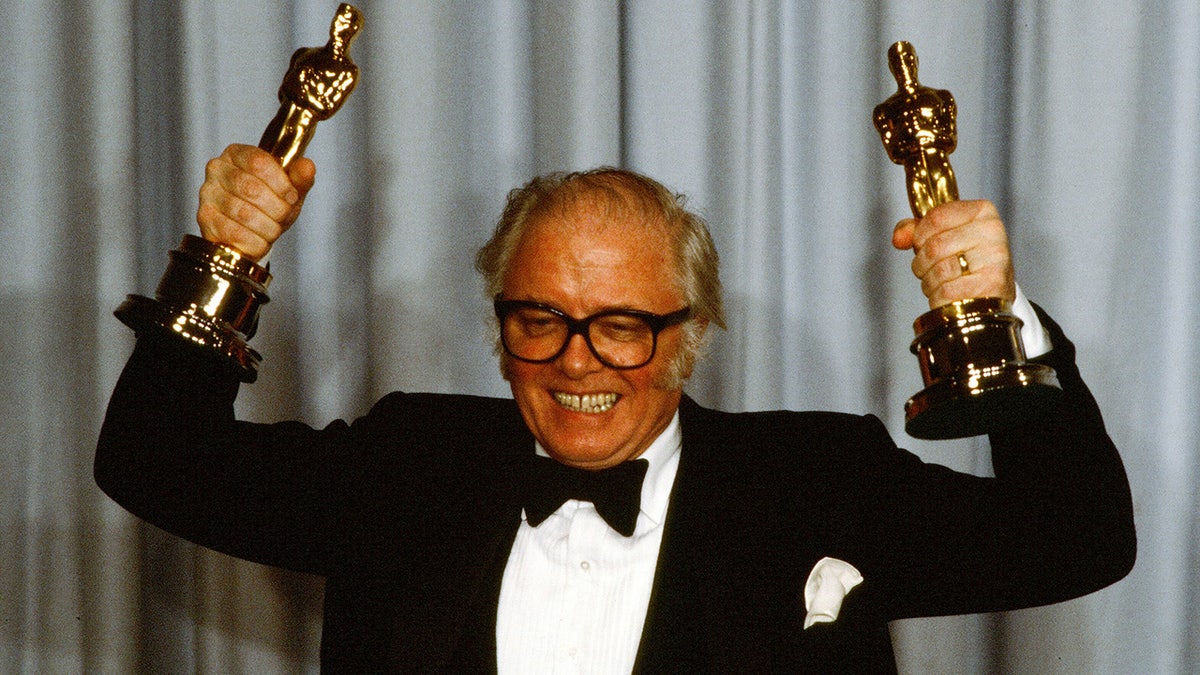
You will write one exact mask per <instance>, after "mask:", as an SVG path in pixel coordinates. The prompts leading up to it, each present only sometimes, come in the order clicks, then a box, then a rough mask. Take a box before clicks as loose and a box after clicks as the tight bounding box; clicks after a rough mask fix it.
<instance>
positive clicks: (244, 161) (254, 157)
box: [227, 145, 311, 204]
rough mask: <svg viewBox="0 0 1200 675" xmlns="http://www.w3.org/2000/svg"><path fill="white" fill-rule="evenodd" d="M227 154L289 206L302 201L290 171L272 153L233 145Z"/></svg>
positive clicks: (238, 166)
mask: <svg viewBox="0 0 1200 675" xmlns="http://www.w3.org/2000/svg"><path fill="white" fill-rule="evenodd" d="M227 153H228V156H229V160H230V162H231V163H232V164H233V165H234V166H236V167H237V168H239V169H241V170H242V171H245V172H246V173H248V174H250V175H252V176H254V177H255V178H257V179H258V180H259V181H261V182H262V184H263V185H264V186H265V187H266V189H267V190H269V191H270V192H271V194H274V195H275V196H277V197H279V198H280V199H282V200H283V201H285V202H287V203H288V204H295V203H296V202H298V201H300V193H299V190H298V189H297V188H296V186H295V185H293V183H292V180H291V176H290V175H289V173H288V171H287V170H286V169H284V168H283V166H282V165H281V164H280V163H279V160H277V159H275V157H273V156H271V153H269V152H267V151H266V150H263V149H262V148H258V147H255V146H253V145H231V146H229V148H227ZM310 162H311V160H310Z"/></svg>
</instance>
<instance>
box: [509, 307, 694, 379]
mask: <svg viewBox="0 0 1200 675" xmlns="http://www.w3.org/2000/svg"><path fill="white" fill-rule="evenodd" d="M494 305H495V309H496V318H498V319H499V320H500V342H501V344H503V345H504V351H505V352H507V353H508V355H509V356H512V357H513V358H516V359H520V360H521V361H526V362H529V363H548V362H550V361H553V360H554V359H557V358H558V357H559V356H560V355H562V353H563V352H564V351H566V349H567V343H569V342H570V341H571V336H572V335H582V336H583V340H584V342H586V343H587V346H588V349H591V350H592V354H594V355H595V356H596V358H597V359H598V360H599V361H600V363H603V364H604V365H606V366H608V367H609V368H616V369H618V370H625V369H629V368H640V367H642V366H644V365H646V364H647V363H650V360H651V359H653V358H654V352H655V351H656V350H657V349H658V334H659V333H661V332H662V331H663V330H665V329H667V328H670V327H671V326H677V325H679V324H681V323H683V322H684V321H687V320H688V319H690V318H691V316H692V308H691V307H684V308H683V309H681V310H678V311H675V312H671V313H670V314H653V313H651V312H642V311H638V310H634V309H609V310H605V311H603V312H597V313H595V314H593V315H591V316H588V317H584V318H582V319H574V318H571V317H570V316H567V315H566V314H564V313H563V312H561V311H559V310H557V309H555V308H553V307H548V306H546V305H543V304H540V303H537V302H530V301H527V300H501V299H500V298H496V300H495V303H494Z"/></svg>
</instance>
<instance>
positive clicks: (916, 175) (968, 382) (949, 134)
mask: <svg viewBox="0 0 1200 675" xmlns="http://www.w3.org/2000/svg"><path fill="white" fill-rule="evenodd" d="M888 67H889V69H890V70H891V72H892V76H893V77H894V78H895V79H896V84H897V87H898V89H897V91H896V93H894V94H892V95H891V96H889V97H888V98H887V100H885V101H884V102H883V103H880V104H879V105H878V106H876V107H875V112H874V121H875V128H876V129H877V130H878V131H879V137H880V139H881V140H882V141H883V147H884V149H886V150H887V154H888V157H889V158H890V159H891V160H892V161H893V162H895V163H896V164H900V165H903V166H904V178H905V187H906V188H907V190H908V204H909V207H911V209H912V212H913V215H914V216H915V217H917V218H921V217H924V215H925V214H926V213H928V212H929V211H930V209H932V208H934V207H935V206H938V205H939V204H944V203H946V202H951V201H955V200H957V199H958V183H957V181H956V180H955V178H954V169H953V168H952V167H951V166H950V153H952V152H954V148H955V147H956V146H957V144H958V132H957V128H956V117H957V114H958V110H957V107H956V105H955V103H954V96H953V95H951V94H950V92H948V91H946V90H944V89H933V88H930V87H926V86H924V85H922V84H921V83H920V81H919V80H918V79H917V53H916V51H915V50H914V49H913V46H912V45H911V44H909V43H907V42H897V43H896V44H894V45H892V47H891V48H890V49H889V50H888ZM959 264H960V265H961V266H962V268H963V273H964V274H969V273H970V270H969V268H968V266H967V265H966V259H965V258H964V257H963V256H962V255H959ZM1020 331H1021V320H1020V319H1019V318H1017V317H1016V315H1014V314H1013V313H1012V306H1011V303H1009V302H1008V301H1007V300H1004V299H1003V298H973V299H968V300H960V301H958V302H953V303H950V304H948V305H945V306H943V307H939V308H937V309H934V310H931V311H929V312H926V313H925V314H922V315H921V316H919V317H917V320H916V322H914V323H913V332H914V333H916V339H915V340H913V343H912V346H911V350H912V352H913V353H914V354H916V355H917V360H918V361H919V363H920V367H921V377H922V380H923V381H924V383H925V388H924V389H922V390H921V391H920V392H917V394H915V395H914V396H913V397H912V398H910V399H908V401H907V402H906V403H905V406H904V409H905V431H907V432H908V433H909V435H911V436H914V437H916V438H930V439H939V438H961V437H965V436H975V435H979V434H985V433H989V432H991V431H995V430H999V429H1001V428H1003V427H1005V426H1007V425H1010V424H1020V423H1022V421H1023V420H1024V419H1028V417H1030V416H1033V415H1036V414H1037V412H1038V410H1039V409H1041V408H1044V407H1045V406H1046V405H1047V404H1048V403H1049V402H1050V401H1051V400H1053V399H1054V398H1055V397H1056V396H1057V395H1058V393H1059V392H1060V389H1059V385H1058V378H1057V376H1056V375H1055V373H1054V369H1052V368H1050V367H1049V366H1046V365H1043V364H1040V363H1031V362H1028V361H1027V360H1026V358H1025V347H1024V345H1023V344H1022V342H1021V332H1020Z"/></svg>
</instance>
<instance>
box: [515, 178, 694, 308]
mask: <svg viewBox="0 0 1200 675" xmlns="http://www.w3.org/2000/svg"><path fill="white" fill-rule="evenodd" d="M674 248H675V247H674V244H673V242H672V238H671V236H670V234H669V231H668V227H667V226H666V224H665V222H664V220H663V217H662V215H661V214H660V213H658V212H657V210H656V209H654V208H648V205H647V204H645V203H644V201H643V200H640V199H637V198H636V197H630V196H629V195H628V194H626V193H625V192H624V191H620V190H616V191H614V190H588V191H585V192H578V193H575V194H571V195H569V196H567V197H566V198H563V199H558V200H556V201H555V202H554V203H551V204H547V205H544V208H542V209H539V211H538V213H537V214H536V215H534V216H533V217H531V219H530V220H529V222H528V224H527V226H526V230H525V233H524V235H523V236H522V237H521V240H520V242H519V243H518V244H517V247H516V249H515V251H514V253H513V257H512V260H511V261H510V267H509V271H508V275H507V276H506V279H505V284H504V286H505V292H506V294H511V293H516V294H520V295H525V296H527V297H531V298H533V299H538V300H543V301H559V302H560V304H561V301H562V298H563V297H564V296H565V297H570V298H571V299H573V300H578V301H579V302H580V303H582V304H581V306H582V305H588V306H591V307H595V306H597V305H605V306H621V305H624V306H629V307H642V308H646V309H659V310H661V309H663V308H662V307H658V305H667V306H669V309H675V308H676V305H678V302H679V301H678V297H680V295H679V294H678V293H677V292H676V287H677V283H676V271H675V255H674ZM564 309H573V308H566V307H564Z"/></svg>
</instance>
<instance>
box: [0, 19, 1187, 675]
mask: <svg viewBox="0 0 1200 675" xmlns="http://www.w3.org/2000/svg"><path fill="white" fill-rule="evenodd" d="M359 6H360V8H361V9H362V10H363V11H364V14H365V16H366V23H365V26H364V29H363V31H362V33H361V34H360V36H359V38H358V40H357V41H356V42H355V44H354V47H353V49H352V54H353V56H354V58H355V60H356V62H357V63H358V64H359V66H360V68H361V78H360V83H359V85H358V88H357V89H356V90H355V92H354V94H353V95H352V96H351V98H350V99H349V101H348V103H347V104H346V106H345V107H344V108H343V109H342V111H341V112H339V113H338V115H337V116H336V117H335V118H333V119H332V120H329V121H327V122H322V123H321V124H320V128H319V129H318V132H317V134H316V138H315V140H314V141H313V143H312V145H311V146H310V149H309V151H308V154H309V156H311V157H312V158H313V159H314V160H315V161H316V162H317V165H318V177H317V186H316V188H315V189H314V190H313V192H312V193H311V195H310V197H309V199H308V201H307V204H306V207H305V213H304V215H303V216H302V217H301V219H300V221H299V222H298V223H297V224H296V226H295V228H294V229H293V231H292V232H290V233H289V234H288V235H287V236H286V237H284V238H283V239H282V240H281V242H280V244H279V245H278V246H277V247H276V250H275V252H274V253H273V254H272V259H271V268H272V272H273V274H274V275H275V279H274V280H273V282H272V286H271V290H270V294H271V297H272V300H271V302H270V304H268V305H267V306H266V307H265V309H264V317H263V323H262V326H261V328H260V332H259V336H258V337H256V338H255V342H254V345H255V348H256V349H257V350H259V351H260V352H262V353H263V355H264V362H263V365H262V367H261V377H260V379H259V381H258V382H257V383H256V384H254V385H252V386H248V387H245V388H244V389H243V393H242V395H241V398H240V399H239V403H238V407H239V414H241V415H243V416H244V417H247V418H250V419H256V420H275V419H285V418H292V419H300V420H304V421H306V422H309V423H311V424H314V425H324V424H326V423H327V422H329V421H330V420H331V419H334V418H336V417H343V418H352V417H354V416H356V415H359V414H362V413H363V412H365V410H366V409H367V407H368V406H369V405H370V404H371V403H372V402H373V401H374V400H375V399H377V398H378V397H379V396H381V395H382V394H384V393H386V392H388V391H391V390H395V389H406V390H413V391H452V392H463V393H478V394H488V395H507V387H506V385H505V384H504V382H503V381H502V380H501V379H500V377H499V374H498V370H497V367H496V361H495V356H494V354H493V352H492V344H491V341H490V337H489V333H488V328H487V325H488V324H487V315H488V302H487V299H486V298H483V297H482V293H481V291H480V288H481V284H480V282H479V281H478V279H477V278H476V275H475V273H474V272H473V270H472V267H471V266H472V259H473V255H474V251H475V249H476V248H477V247H478V245H479V244H481V243H482V242H483V241H484V240H485V239H486V237H487V236H488V234H489V233H490V231H491V228H492V226H493V224H494V221H495V219H496V218H497V217H498V215H499V211H500V208H501V206H502V205H503V200H504V196H505V194H506V192H507V191H508V190H509V189H510V188H512V187H515V186H517V185H519V184H521V183H523V182H525V181H527V180H528V179H529V178H530V177H532V176H533V175H534V174H536V173H541V172H546V171H551V170H559V169H578V168H586V167H591V166H596V165H601V164H617V165H623V166H627V167H629V168H633V169H635V170H639V171H643V172H645V173H648V174H649V175H651V176H654V177H656V178H658V179H660V180H662V181H663V182H664V183H665V184H667V185H668V186H669V187H671V188H673V189H675V190H678V191H681V192H684V193H686V194H687V195H688V196H689V203H690V204H691V205H692V206H693V207H695V208H696V209H697V210H699V211H700V212H701V213H702V214H703V215H704V216H705V217H706V219H707V220H708V222H709V224H710V226H711V228H712V231H713V235H714V237H715V239H716V242H717V246H718V249H719V251H720V253H721V256H722V266H723V270H722V276H723V281H724V283H725V287H726V292H727V305H728V310H729V319H730V321H729V329H728V330H727V331H724V332H722V333H721V334H719V335H716V336H715V339H714V341H713V344H712V345H711V349H710V353H709V354H708V356H707V357H706V358H705V359H704V360H703V361H702V362H701V364H700V366H699V368H698V370H697V373H696V375H695V377H694V378H693V380H692V382H691V383H690V384H689V386H688V389H687V390H688V392H689V393H690V394H692V395H693V396H695V397H696V398H698V399H699V400H700V401H701V402H703V403H706V404H710V405H715V406H718V407H723V408H726V409H731V410H742V409H765V408H792V409H808V408H819V409H835V410H845V411H850V412H859V413H873V414H876V415H878V416H880V417H881V418H882V419H883V420H884V422H885V423H886V424H887V425H888V427H889V428H890V429H892V430H893V433H894V434H895V436H896V437H897V440H898V441H899V442H900V443H901V445H904V446H906V447H909V448H911V449H913V450H914V451H915V452H918V453H919V454H921V455H922V456H923V457H925V458H926V459H928V460H930V461H936V462H939V463H943V464H946V465H949V466H951V467H953V468H956V469H959V470H964V471H970V472H973V473H979V474H986V473H987V472H988V471H989V470H990V463H989V461H988V453H987V445H986V441H985V440H980V439H968V440H962V441H954V442H942V443H929V442H919V441H915V440H913V439H909V438H907V437H906V436H904V434H903V414H902V409H903V408H902V406H903V402H904V400H905V399H906V398H907V397H908V396H910V395H911V394H913V393H915V392H916V391H917V390H918V389H919V388H920V386H921V383H920V377H919V375H918V370H917V363H916V359H915V358H913V357H912V355H911V354H909V352H908V344H909V342H910V341H911V339H912V332H911V322H912V320H913V319H914V318H916V316H917V315H919V314H920V313H922V312H923V311H924V310H925V309H926V306H925V303H924V299H923V298H922V296H921V294H920V290H919V287H918V285H917V283H916V281H915V280H914V279H913V278H912V276H911V272H910V271H909V260H910V256H911V254H909V253H907V252H901V251H895V250H893V249H892V248H891V246H890V235H891V230H892V227H893V225H894V224H895V222H896V221H897V220H899V219H900V218H902V217H904V216H905V215H906V214H907V204H906V200H905V198H904V192H903V170H902V169H901V168H900V167H897V166H895V165H892V164H891V163H889V162H888V160H887V158H886V155H885V153H884V150H883V147H882V145H881V144H880V142H879V138H878V136H877V135H876V133H875V131H874V128H873V127H872V124H871V118H870V115H871V110H872V108H873V107H874V105H875V104H877V103H879V102H880V101H882V100H883V99H884V98H886V97H887V96H888V95H889V94H890V93H892V92H893V91H894V90H895V83H894V81H893V80H892V78H891V76H890V74H889V73H888V71H887V63H886V50H887V47H888V46H889V45H890V44H891V43H892V42H894V41H895V40H899V39H905V40H909V41H911V42H912V43H913V44H914V45H915V47H916V49H917V52H918V54H919V55H920V58H921V61H920V77H921V80H922V82H924V83H925V84H927V85H929V86H936V87H939V88H945V89H949V90H950V91H952V92H953V93H954V95H955V97H956V99H957V102H958V107H959V147H958V149H957V150H956V152H955V153H954V154H953V155H952V157H951V160H952V162H953V164H954V167H955V171H956V173H957V175H958V177H959V184H960V188H961V191H962V193H963V196H964V197H986V198H989V199H992V200H993V201H995V202H996V203H997V205H998V206H999V207H1000V210H1001V213H1002V215H1003V216H1004V218H1005V220H1006V223H1007V225H1008V228H1009V232H1010V235H1011V240H1012V244H1013V250H1014V256H1015V260H1016V267H1017V279H1018V282H1019V283H1020V284H1021V287H1022V289H1023V290H1024V291H1025V293H1026V294H1027V295H1028V296H1029V297H1030V298H1031V299H1032V300H1033V301H1035V302H1037V303H1039V304H1042V305H1043V306H1044V307H1045V308H1046V309H1047V310H1048V311H1050V313H1051V314H1052V315H1053V316H1054V317H1055V318H1056V319H1057V320H1059V321H1060V323H1062V324H1063V325H1064V326H1065V328H1066V329H1067V333H1068V335H1069V336H1071V338H1072V339H1073V340H1074V341H1075V342H1076V344H1077V345H1078V347H1079V356H1080V359H1079V360H1080V366H1081V369H1082V370H1083V373H1084V376H1085V378H1086V379H1087V381H1088V382H1089V384H1090V385H1091V386H1092V388H1093V391H1094V392H1095V394H1096V396H1097V398H1098V399H1099V401H1100V403H1101V408H1102V409H1103V410H1104V411H1105V414H1106V421H1107V423H1108V426H1109V430H1110V433H1111V434H1112V435H1113V437H1114V439H1115V440H1116V442H1117V445H1118V447H1120V448H1121V450H1122V453H1123V456H1124V458H1125V461H1126V464H1127V467H1128V469H1129V472H1130V476H1131V481H1132V483H1133V490H1134V499H1135V506H1136V510H1137V518H1138V526H1139V543H1140V551H1139V560H1138V564H1137V567H1136V568H1135V570H1134V572H1133V573H1132V574H1131V575H1130V577H1129V578H1127V579H1126V580H1124V581H1122V582H1121V583H1119V584H1117V585H1116V586H1114V587H1112V588H1109V589H1105V590H1104V591H1101V592H1099V593H1096V594H1093V595H1091V596H1089V597H1087V598H1083V599H1080V600H1076V601H1072V602H1068V603H1062V604H1060V605H1056V606H1052V607H1047V608H1039V609H1034V610H1025V611H1021V612H1011V613H1006V614H1000V615H992V616H983V617H980V616H975V617H946V618H938V619H916V620H908V621H903V622H897V623H896V624H895V625H894V626H893V634H894V637H895V640H896V646H897V652H898V660H899V664H900V666H901V669H902V671H903V672H914V673H915V672H922V673H925V672H997V671H1003V672H1030V673H1032V672H1097V673H1124V672H1191V671H1195V670H1197V669H1200V637H1197V636H1200V609H1197V607H1200V603H1198V602H1197V600H1198V599H1200V583H1197V578H1196V574H1195V569H1196V566H1197V565H1196V563H1197V560H1198V559H1200V546H1198V545H1197V544H1196V542H1197V541H1198V540H1200V526H1198V523H1200V518H1197V515H1198V511H1200V507H1198V504H1197V498H1196V497H1195V496H1194V493H1195V490H1194V489H1193V486H1194V485H1195V484H1196V481H1197V478H1200V467H1198V465H1197V461H1196V447H1197V442H1198V440H1200V428H1198V426H1197V425H1198V424H1200V422H1197V419H1200V417H1198V415H1197V410H1196V406H1195V401H1196V400H1197V398H1198V396H1197V394H1198V393H1200V392H1198V391H1197V390H1198V389H1200V387H1198V386H1197V384H1196V382H1198V381H1200V372H1197V371H1198V370H1200V366H1198V365H1197V352H1198V349H1197V338H1196V337H1195V336H1196V334H1197V326H1196V324H1197V312H1198V310H1197V296H1198V295H1200V266H1198V265H1197V263H1196V254H1197V252H1198V250H1200V241H1198V240H1197V235H1196V231H1197V230H1196V228H1197V224H1196V218H1197V216H1196V214H1197V213H1200V149H1198V145H1197V143H1196V138H1198V137H1200V9H1198V8H1197V6H1196V4H1195V3H1194V2H1192V0H1159V1H1157V2H1153V3H1143V4H1137V5H1134V4H1123V3H1101V2H1088V1H1083V0H1075V1H1072V2H1056V3H1041V2H1033V1H1031V0H1017V1H1016V2H1002V1H999V0H967V1H965V2H961V3H955V4H952V5H948V4H946V3H940V2H933V1H931V0H864V1H863V2H832V1H828V2H826V1H821V2H811V3H793V2H786V1H782V0H775V1H770V0H754V1H751V2H724V1H718V0H713V1H697V2H684V3H681V2H671V1H668V0H638V1H636V2H632V1H629V2H623V1H621V0H570V1H569V2H553V1H551V0H484V1H481V2H454V3H443V2H436V1H434V0H413V1H411V2H402V3H396V2H368V1H366V0H364V1H363V2H361V3H359ZM335 8H336V3H332V2H323V1H322V2H318V1H316V0H303V1H301V0H296V1H293V2H287V1H284V0H269V1H264V2H261V3H254V4H253V6H249V5H248V4H247V3H239V2H233V1H232V0H217V1H215V2H182V3H159V2H152V1H151V0H95V1H93V2H86V3H84V2H49V1H48V0H38V1H32V2H30V1H21V2H18V1H17V0H0V16H3V17H5V18H4V20H3V21H0V43H2V44H4V45H6V46H7V47H8V50H7V55H8V56H7V59H6V67H5V68H4V69H0V91H3V92H5V95H4V97H3V100H4V103H5V113H4V115H0V157H3V158H4V160H5V161H3V162H0V205H3V208H2V209H0V269H3V270H4V274H3V275H0V362H2V363H3V364H4V366H5V377H4V378H0V663H3V664H5V666H4V668H8V669H11V670H13V671H15V672H28V673H34V672H164V671H165V672H178V671H194V672H301V671H310V672H312V671H315V670H316V659H317V650H318V647H319V635H320V609H321V593H322V586H321V581H320V580H319V579H317V578H313V577H306V576H303V575H297V574H292V573H288V572H283V571H279V570H273V569H269V568H265V567H261V566H257V565H253V564H250V563H244V562H240V561H236V560H232V559H230V558H227V557H225V556H222V555H219V554H216V553H212V552H209V551H206V550H203V549H199V548H197V547H195V546H193V545H191V544H189V543H186V542H182V541H180V540H178V539H176V538H174V537H172V536H170V535H167V534H165V533H163V532H160V531H158V530H157V529H155V528H153V527H151V526H148V525H145V524H142V523H140V522H138V521H137V520H136V519H134V518H132V517H131V516H129V515H128V514H126V513H125V512H124V511H122V510H121V509H120V507H117V506H116V505H114V504H112V503H111V502H110V501H109V500H108V499H107V498H106V497H105V496H104V495H103V494H101V493H100V492H99V490H98V489H97V488H96V487H95V486H94V483H93V482H92V479H91V455H92V451H93V449H94V444H95V439H96V435H97V433H98V430H99V426H100V423H101V421H102V419H103V412H104V406H105V403H106V401H107V397H108V393H109V392H110V391H111V388H112V386H113V384H114V382H115V380H116V377H117V375H118V373H119V372H120V368H121V366H122V364H123V362H124V359H125V358H126V357H127V355H128V353H129V350H130V347H131V345H132V335H131V334H130V332H129V331H128V330H127V329H125V327H124V326H122V325H121V324H119V323H118V322H117V321H116V320H115V319H114V318H112V316H111V312H112V310H113V309H114V308H115V307H116V306H117V305H118V304H119V303H120V302H121V301H122V300H123V298H124V296H125V294H127V293H140V294H152V293H153V290H154V286H155V284H156V283H157V280H158V277H159V275H161V273H162V270H163V269H164V267H165V265H166V261H167V252H168V250H169V249H171V248H174V247H175V246H177V245H178V243H179V239H180V236H181V235H182V234H183V233H185V232H195V230H196V226H195V222H194V210H195V206H196V190H197V188H198V187H199V184H200V182H201V181H202V180H203V172H204V163H205V161H206V160H207V159H208V158H209V157H212V156H215V155H216V154H218V153H219V152H220V151H221V149H222V147H223V146H224V145H226V144H227V143H230V142H243V143H251V144H253V143H256V142H257V140H258V137H259V135H260V134H261V133H262V130H263V128H264V127H265V125H266V123H267V122H268V121H269V120H270V119H271V117H272V116H273V115H274V113H275V110H276V109H277V106H278V101H277V99H276V90H277V88H278V86H279V79H280V77H281V76H282V74H283V72H284V71H285V70H286V68H287V61H288V57H289V56H290V54H291V52H292V51H293V50H294V49H296V48H297V47H301V46H312V45H317V44H322V43H323V42H324V41H325V40H326V39H327V32H328V26H329V20H330V18H331V17H332V14H333V11H334V9H335ZM0 669H3V668H0Z"/></svg>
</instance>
